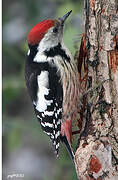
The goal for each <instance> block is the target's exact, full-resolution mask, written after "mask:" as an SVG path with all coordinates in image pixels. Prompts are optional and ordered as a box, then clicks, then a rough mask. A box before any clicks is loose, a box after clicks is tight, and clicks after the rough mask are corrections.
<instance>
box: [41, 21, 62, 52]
mask: <svg viewBox="0 0 118 180" xmlns="http://www.w3.org/2000/svg"><path fill="white" fill-rule="evenodd" d="M62 40H63V26H62V25H61V24H58V25H55V26H54V27H51V28H50V29H49V30H48V32H47V33H46V34H45V35H44V37H43V39H42V40H41V41H40V43H39V48H40V51H44V50H45V49H48V48H49V49H50V48H51V47H54V46H56V45H58V43H61V42H62Z"/></svg>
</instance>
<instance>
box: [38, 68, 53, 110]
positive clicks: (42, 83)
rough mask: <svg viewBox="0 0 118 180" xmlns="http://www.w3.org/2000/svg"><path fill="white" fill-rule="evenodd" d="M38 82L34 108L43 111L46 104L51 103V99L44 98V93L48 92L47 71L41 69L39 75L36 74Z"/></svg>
mask: <svg viewBox="0 0 118 180" xmlns="http://www.w3.org/2000/svg"><path fill="white" fill-rule="evenodd" d="M37 82H38V93H37V102H36V109H37V110H38V111H39V112H44V111H45V110H46V109H47V106H49V105H51V103H52V102H53V100H46V99H45V95H48V94H49V89H48V72H47V71H42V72H41V74H40V75H39V76H37Z"/></svg>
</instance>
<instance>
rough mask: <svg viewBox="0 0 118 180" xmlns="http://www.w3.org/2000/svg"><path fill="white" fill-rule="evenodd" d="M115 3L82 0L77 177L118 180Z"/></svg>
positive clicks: (117, 9) (117, 26) (117, 8)
mask: <svg viewBox="0 0 118 180" xmlns="http://www.w3.org/2000/svg"><path fill="white" fill-rule="evenodd" d="M117 3H118V2H117V0H85V9H84V11H85V34H83V37H82V41H81V47H80V52H79V53H80V54H79V57H78V61H79V62H78V69H79V74H80V80H81V81H83V79H84V85H83V87H84V88H82V89H84V90H83V92H82V93H83V94H84V96H83V99H82V104H83V105H82V107H81V117H80V119H79V120H78V124H79V125H78V126H79V128H80V127H81V133H80V137H79V140H78V148H77V151H76V153H75V167H76V172H77V176H78V179H79V180H95V179H96V180H102V179H104V180H108V179H109V180H117V179H118V4H117ZM82 64H84V66H82ZM81 69H82V70H84V78H83V79H82V75H81V74H82V72H81ZM85 89H86V91H85Z"/></svg>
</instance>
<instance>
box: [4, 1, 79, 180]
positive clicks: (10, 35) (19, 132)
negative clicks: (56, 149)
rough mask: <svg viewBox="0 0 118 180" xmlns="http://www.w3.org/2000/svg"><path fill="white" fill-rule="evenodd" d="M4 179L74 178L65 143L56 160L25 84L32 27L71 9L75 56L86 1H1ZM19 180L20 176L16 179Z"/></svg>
mask: <svg viewBox="0 0 118 180" xmlns="http://www.w3.org/2000/svg"><path fill="white" fill-rule="evenodd" d="M2 3H3V8H2V10H3V17H2V18H3V180H6V179H8V175H13V174H23V175H24V177H23V178H19V179H20V180H21V179H24V180H60V179H61V180H76V179H77V177H76V173H75V169H74V166H73V164H72V162H71V160H70V158H69V157H68V153H67V152H66V150H65V147H63V146H62V145H61V148H60V156H59V159H56V158H55V155H54V154H53V151H52V145H51V143H50V141H49V138H48V137H47V136H46V135H45V134H44V133H43V132H42V130H41V129H40V124H39V123H38V121H37V119H36V117H35V115H34V111H33V108H32V104H31V102H30V98H29V96H28V94H27V90H26V86H25V80H24V62H25V59H26V54H27V51H28V47H27V41H26V40H27V34H28V32H29V31H30V29H31V28H32V27H33V26H34V25H35V24H37V23H38V22H40V21H41V20H44V19H48V18H56V17H61V16H63V15H64V14H65V13H67V12H68V11H70V10H71V9H72V11H73V12H72V14H71V16H70V17H69V18H68V20H67V22H66V25H65V33H64V41H65V44H66V45H67V47H68V48H69V49H70V50H71V52H72V53H73V55H74V53H75V49H74V44H75V43H77V45H78V46H79V39H80V37H81V33H82V16H83V0H65V1H63V0H20V1H19V0H12V1H9V0H4V1H3V2H2ZM12 179H18V178H12Z"/></svg>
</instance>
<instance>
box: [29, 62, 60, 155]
mask: <svg viewBox="0 0 118 180" xmlns="http://www.w3.org/2000/svg"><path fill="white" fill-rule="evenodd" d="M47 63H48V62H47ZM38 66H39V69H40V63H38ZM39 69H38V70H36V69H32V71H31V72H30V73H29V74H30V75H29V77H28V78H26V79H27V80H26V81H27V87H28V89H29V94H30V96H31V99H32V102H33V105H34V109H35V113H36V116H37V118H38V119H39V121H40V124H41V127H42V129H43V131H44V132H45V133H46V134H47V135H48V136H49V137H50V139H51V140H52V143H53V146H54V149H55V153H56V154H57V155H58V150H59V142H60V131H61V119H62V100H63V99H62V98H63V91H62V85H61V82H60V75H59V74H58V72H57V68H56V67H54V66H51V65H49V64H48V68H46V69H43V70H40V71H39Z"/></svg>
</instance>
